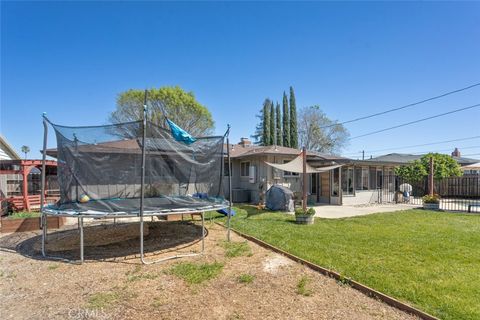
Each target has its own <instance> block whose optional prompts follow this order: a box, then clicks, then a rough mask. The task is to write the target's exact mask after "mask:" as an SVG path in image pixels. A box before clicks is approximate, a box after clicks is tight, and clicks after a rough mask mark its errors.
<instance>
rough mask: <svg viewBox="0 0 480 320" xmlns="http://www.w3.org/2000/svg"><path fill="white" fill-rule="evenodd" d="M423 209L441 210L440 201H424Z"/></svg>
mask: <svg viewBox="0 0 480 320" xmlns="http://www.w3.org/2000/svg"><path fill="white" fill-rule="evenodd" d="M423 209H425V210H440V203H425V202H424V203H423Z"/></svg>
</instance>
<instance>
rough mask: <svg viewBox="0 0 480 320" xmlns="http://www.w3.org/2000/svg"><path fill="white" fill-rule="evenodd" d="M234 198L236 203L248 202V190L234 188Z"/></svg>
mask: <svg viewBox="0 0 480 320" xmlns="http://www.w3.org/2000/svg"><path fill="white" fill-rule="evenodd" d="M232 198H233V202H234V203H245V202H248V200H249V199H248V190H245V189H232Z"/></svg>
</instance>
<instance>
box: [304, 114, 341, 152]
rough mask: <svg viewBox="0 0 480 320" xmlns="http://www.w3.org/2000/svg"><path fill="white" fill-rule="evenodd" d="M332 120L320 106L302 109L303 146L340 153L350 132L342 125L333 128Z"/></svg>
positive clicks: (319, 150) (309, 148)
mask: <svg viewBox="0 0 480 320" xmlns="http://www.w3.org/2000/svg"><path fill="white" fill-rule="evenodd" d="M334 123H335V122H334V121H333V120H330V119H329V118H328V117H327V115H326V114H325V113H324V112H323V111H322V110H321V109H320V107H319V106H311V107H307V108H302V109H300V112H299V114H298V136H299V139H300V143H301V145H302V146H304V147H305V148H307V149H308V150H314V151H318V152H323V153H329V154H332V153H339V152H340V151H341V150H342V149H343V147H344V146H345V145H346V143H347V139H348V137H349V133H348V130H347V129H346V128H345V127H344V126H343V125H341V124H338V125H335V126H331V125H332V124H334Z"/></svg>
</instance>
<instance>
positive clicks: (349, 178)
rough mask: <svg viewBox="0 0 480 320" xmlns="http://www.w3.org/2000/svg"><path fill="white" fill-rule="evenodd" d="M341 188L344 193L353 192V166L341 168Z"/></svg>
mask: <svg viewBox="0 0 480 320" xmlns="http://www.w3.org/2000/svg"><path fill="white" fill-rule="evenodd" d="M342 190H343V193H344V194H353V168H345V169H342Z"/></svg>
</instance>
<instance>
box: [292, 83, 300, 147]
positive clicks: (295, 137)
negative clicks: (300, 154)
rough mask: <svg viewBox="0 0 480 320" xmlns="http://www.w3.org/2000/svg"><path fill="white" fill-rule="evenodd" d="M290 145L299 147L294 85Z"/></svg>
mask: <svg viewBox="0 0 480 320" xmlns="http://www.w3.org/2000/svg"><path fill="white" fill-rule="evenodd" d="M290 147H291V148H295V149H298V130H297V105H296V103H295V93H294V92H293V87H290Z"/></svg>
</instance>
